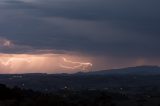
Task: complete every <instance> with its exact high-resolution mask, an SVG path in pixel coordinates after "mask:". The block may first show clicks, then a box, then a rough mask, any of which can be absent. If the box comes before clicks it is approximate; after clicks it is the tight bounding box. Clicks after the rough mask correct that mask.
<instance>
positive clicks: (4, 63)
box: [0, 57, 31, 66]
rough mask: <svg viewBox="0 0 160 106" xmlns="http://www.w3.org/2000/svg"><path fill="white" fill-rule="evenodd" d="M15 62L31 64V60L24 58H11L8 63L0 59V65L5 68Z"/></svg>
mask: <svg viewBox="0 0 160 106" xmlns="http://www.w3.org/2000/svg"><path fill="white" fill-rule="evenodd" d="M15 61H19V62H27V63H30V62H31V61H30V60H29V59H24V58H14V57H13V58H10V59H8V60H7V61H4V60H2V59H0V63H1V64H2V65H4V66H9V65H11V63H13V62H15Z"/></svg>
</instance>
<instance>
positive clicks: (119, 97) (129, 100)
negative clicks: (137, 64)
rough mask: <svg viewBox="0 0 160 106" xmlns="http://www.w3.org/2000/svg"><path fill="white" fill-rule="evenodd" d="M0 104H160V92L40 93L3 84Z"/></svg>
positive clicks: (143, 105)
mask: <svg viewBox="0 0 160 106" xmlns="http://www.w3.org/2000/svg"><path fill="white" fill-rule="evenodd" d="M153 92H154V91H153ZM0 106H160V92H154V93H153V94H152V93H150V95H146V94H136V95H133V94H132V95H131V94H123V93H111V92H107V91H104V90H103V91H101V90H82V91H71V90H68V89H64V90H60V91H56V92H53V93H40V92H35V91H32V90H24V89H20V88H18V87H14V88H12V89H11V88H8V87H6V86H5V85H3V84H1V85H0Z"/></svg>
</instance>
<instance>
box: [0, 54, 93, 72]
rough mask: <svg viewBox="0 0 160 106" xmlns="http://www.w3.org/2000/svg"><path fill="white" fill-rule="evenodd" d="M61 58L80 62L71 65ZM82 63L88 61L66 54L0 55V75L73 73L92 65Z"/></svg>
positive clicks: (84, 58)
mask: <svg viewBox="0 0 160 106" xmlns="http://www.w3.org/2000/svg"><path fill="white" fill-rule="evenodd" d="M63 57H66V58H69V60H74V61H75V60H78V61H81V62H76V63H71V61H69V60H65V59H66V58H65V59H64V58H63ZM83 61H89V59H87V58H86V57H77V56H69V55H66V54H0V73H62V72H67V73H73V72H75V70H88V69H89V67H92V63H89V62H83ZM62 64H63V65H64V67H62ZM67 66H68V68H66V67H67ZM69 67H70V69H69ZM71 67H72V69H71Z"/></svg>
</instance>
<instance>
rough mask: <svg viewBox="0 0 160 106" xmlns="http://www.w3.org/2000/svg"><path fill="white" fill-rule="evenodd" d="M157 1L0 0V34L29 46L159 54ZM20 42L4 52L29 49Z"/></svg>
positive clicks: (110, 53)
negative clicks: (16, 46) (18, 46)
mask: <svg viewBox="0 0 160 106" xmlns="http://www.w3.org/2000/svg"><path fill="white" fill-rule="evenodd" d="M159 4H160V1H158V0H152V1H150V0H118V1H117V0H1V1H0V14H1V15H0V37H2V38H6V39H9V40H12V41H13V42H14V43H15V44H16V45H23V46H25V47H26V46H27V47H29V50H30V51H34V50H35V51H37V50H51V51H52V50H53V51H64V52H65V53H67V52H79V53H82V54H87V55H93V56H94V55H96V56H97V55H99V56H103V57H105V56H106V57H108V56H111V57H115V58H116V57H117V58H137V57H141V58H152V59H153V58H160V46H159V45H160V42H159V41H160V14H159V13H160V7H159ZM23 46H22V47H20V48H19V49H15V50H14V49H12V50H10V51H7V52H8V53H19V52H18V51H23V52H28V51H27V50H28V48H23ZM30 48H31V49H30ZM0 52H1V53H4V52H5V50H4V49H0ZM60 53H62V52H60Z"/></svg>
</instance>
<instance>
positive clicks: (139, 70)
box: [76, 66, 160, 75]
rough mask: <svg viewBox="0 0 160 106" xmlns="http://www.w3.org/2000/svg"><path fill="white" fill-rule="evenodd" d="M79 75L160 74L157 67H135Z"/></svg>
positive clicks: (159, 69) (159, 68)
mask: <svg viewBox="0 0 160 106" xmlns="http://www.w3.org/2000/svg"><path fill="white" fill-rule="evenodd" d="M76 74H79V75H85V74H86V75H125V74H129V75H157V74H160V67H159V66H137V67H128V68H122V69H111V70H102V71H94V72H87V73H83V72H80V73H76Z"/></svg>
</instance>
